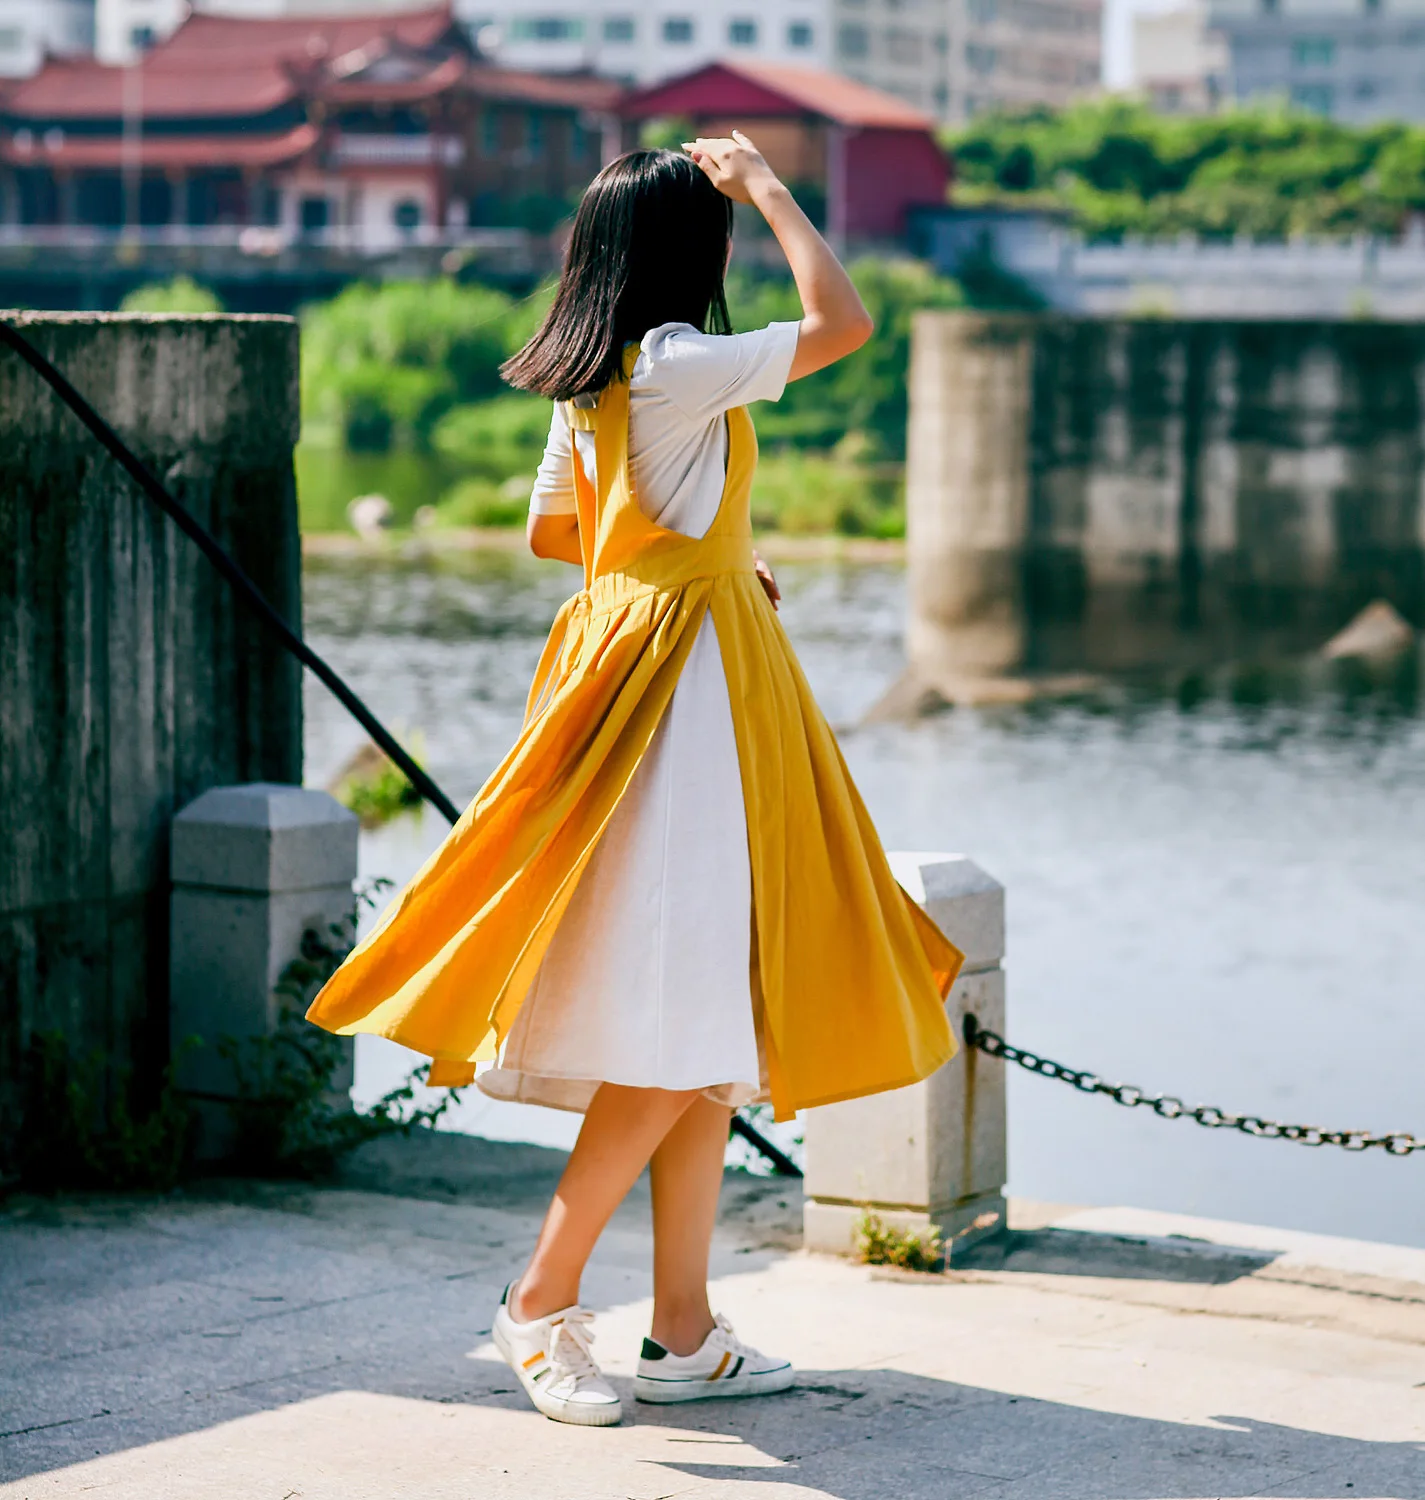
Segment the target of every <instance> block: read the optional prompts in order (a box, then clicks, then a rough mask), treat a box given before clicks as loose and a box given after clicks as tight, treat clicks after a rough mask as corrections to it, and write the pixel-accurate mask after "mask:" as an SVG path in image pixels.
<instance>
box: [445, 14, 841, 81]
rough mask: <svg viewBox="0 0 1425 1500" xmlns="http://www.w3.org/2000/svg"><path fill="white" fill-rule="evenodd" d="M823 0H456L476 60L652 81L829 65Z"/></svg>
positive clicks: (553, 70)
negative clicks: (740, 63) (726, 70)
mask: <svg viewBox="0 0 1425 1500" xmlns="http://www.w3.org/2000/svg"><path fill="white" fill-rule="evenodd" d="M828 12H829V0H696V3H694V0H660V3H659V4H658V5H657V6H650V5H648V4H646V3H645V0H592V3H591V0H456V14H457V16H458V17H459V19H460V20H461V21H462V22H463V23H464V24H465V25H466V26H468V27H469V28H470V31H471V34H472V36H473V37H474V38H475V40H476V43H477V44H478V46H479V48H480V50H481V52H482V53H484V54H485V55H486V56H488V57H490V58H491V59H492V60H493V61H495V62H498V63H499V64H500V65H502V66H505V67H512V68H532V69H537V70H539V71H542V72H569V71H573V70H576V69H589V70H592V71H593V72H596V73H601V74H603V75H604V76H606V77H610V78H617V79H619V80H621V81H623V82H626V83H631V84H647V83H655V82H657V81H658V80H660V79H663V78H669V77H672V76H673V75H674V74H679V73H686V72H688V71H689V70H690V69H692V68H696V67H698V66H699V65H700V64H702V63H705V62H710V61H712V60H713V59H715V58H721V57H726V58H729V59H739V58H753V59H763V60H769V61H780V62H795V63H803V64H823V65H824V64H825V62H826V61H827V59H828V57H829V55H830V25H829V23H828Z"/></svg>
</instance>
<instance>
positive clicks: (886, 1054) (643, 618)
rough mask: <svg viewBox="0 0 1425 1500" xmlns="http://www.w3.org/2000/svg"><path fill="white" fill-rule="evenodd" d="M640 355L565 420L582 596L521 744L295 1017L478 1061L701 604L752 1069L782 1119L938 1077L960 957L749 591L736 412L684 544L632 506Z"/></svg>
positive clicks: (689, 638)
mask: <svg viewBox="0 0 1425 1500" xmlns="http://www.w3.org/2000/svg"><path fill="white" fill-rule="evenodd" d="M637 354H638V349H637V346H631V347H630V349H629V350H628V353H627V358H626V362H625V369H624V375H625V378H624V379H623V380H621V381H616V382H614V383H613V384H612V385H611V386H610V387H609V388H608V389H607V390H606V391H604V392H603V393H602V395H601V396H600V398H599V402H598V405H597V407H595V408H593V409H591V410H590V409H583V408H577V407H574V406H572V405H571V406H570V407H568V408H567V410H568V414H569V419H570V424H571V426H578V427H583V428H585V429H589V428H592V430H593V433H594V445H595V455H596V458H595V464H594V472H595V476H596V483H590V481H589V480H588V479H587V478H586V477H585V476H584V474H583V473H582V470H581V468H580V466H579V465H578V464H577V463H576V464H575V490H576V499H577V508H578V520H579V534H580V545H581V551H582V554H583V559H584V576H585V587H584V588H583V590H581V591H580V592H579V593H578V594H576V595H575V596H574V597H573V598H572V599H571V600H569V601H568V603H567V604H566V605H565V606H564V608H563V609H562V610H561V611H560V613H559V616H558V617H557V618H556V620H555V622H554V626H553V628H552V630H551V632H550V637H549V641H548V643H547V645H546V647H545V650H544V653H543V655H542V657H541V659H540V663H539V667H538V669H537V670H536V673H535V679H534V683H533V686H532V687H531V690H530V695H529V702H528V706H527V709H526V714H525V722H524V727H523V729H522V731H521V733H520V736H519V738H518V740H517V741H516V743H515V745H514V747H513V748H512V749H511V751H510V752H509V754H508V755H507V756H506V757H505V759H504V761H503V762H502V763H501V764H500V766H499V767H498V768H497V769H496V771H495V772H494V774H493V775H492V776H491V777H490V779H489V780H488V781H487V782H486V784H485V786H484V787H483V788H482V789H481V791H480V792H479V794H478V795H477V796H476V798H475V800H474V801H473V802H472V803H471V804H470V806H469V807H468V808H467V809H466V811H465V813H464V815H463V816H462V817H461V819H460V821H459V823H457V824H456V826H455V827H454V828H453V829H452V830H451V832H450V834H449V836H448V837H447V838H446V840H445V842H444V843H443V844H442V845H441V847H440V848H439V849H437V850H436V851H435V853H434V854H433V855H432V856H431V857H430V859H429V860H428V861H427V862H426V864H425V866H424V867H423V868H422V869H421V870H420V872H419V873H418V874H417V875H416V876H415V878H414V879H413V880H412V881H411V882H410V884H409V885H408V886H407V887H406V888H405V890H404V891H403V892H402V893H401V894H400V896H399V897H398V898H397V899H396V900H395V901H393V902H392V903H391V905H390V906H389V907H388V908H387V910H386V912H385V913H384V914H383V917H382V919H381V921H380V923H379V924H378V925H377V927H376V928H375V929H374V930H373V931H372V932H371V933H370V934H369V935H368V936H367V937H366V938H365V939H363V941H362V942H361V943H360V944H358V945H357V947H356V948H355V949H354V950H353V951H352V953H351V955H350V956H349V957H348V959H347V960H346V962H345V963H344V964H343V965H342V967H341V968H340V969H339V970H338V971H337V973H336V974H335V975H334V976H333V977H332V979H331V980H330V981H329V982H328V983H327V985H326V986H325V987H324V988H323V990H322V991H321V993H320V994H319V995H318V996H317V998H316V1000H315V1001H314V1002H313V1004H312V1006H311V1009H310V1010H309V1012H308V1016H309V1019H311V1020H312V1021H315V1022H316V1023H317V1024H319V1025H321V1026H324V1027H326V1028H327V1029H329V1030H332V1031H336V1032H339V1033H342V1034H350V1033H354V1032H373V1033H376V1034H378V1035H381V1036H386V1037H390V1038H391V1039H392V1040H394V1041H397V1042H400V1043H402V1044H403V1045H405V1046H407V1047H411V1048H414V1049H415V1050H417V1051H421V1052H425V1053H427V1054H428V1055H430V1056H431V1057H432V1058H433V1059H434V1063H433V1066H432V1070H431V1082H432V1083H435V1084H460V1083H467V1082H469V1081H470V1080H471V1079H472V1078H473V1076H474V1073H475V1066H476V1064H477V1063H479V1062H483V1061H487V1060H491V1059H493V1058H494V1057H495V1056H496V1054H497V1052H498V1050H499V1048H500V1046H501V1044H502V1042H503V1041H504V1039H505V1038H506V1037H507V1036H508V1035H509V1033H510V1030H511V1028H512V1026H513V1024H514V1021H515V1018H516V1016H517V1015H518V1014H519V1011H520V1007H521V1004H522V1002H523V1000H524V998H525V996H526V994H527V993H528V991H529V990H530V987H531V985H532V983H533V982H534V979H535V977H536V975H537V974H538V972H539V968H540V965H541V963H542V961H543V959H544V955H545V953H546V952H547V950H548V948H549V945H550V942H551V939H552V938H553V935H554V932H555V930H556V928H557V927H558V925H559V922H560V919H561V917H562V916H563V914H564V912H565V910H566V909H567V908H568V905H569V902H570V899H571V897H572V895H573V892H574V890H575V888H576V886H577V884H578V881H579V879H580V876H581V875H582V873H583V872H584V870H585V868H586V866H587V865H588V863H589V860H590V858H591V857H592V854H593V852H594V849H595V847H596V845H597V844H598V841H599V838H600V835H601V834H602V832H603V831H604V829H605V828H606V827H607V825H608V823H609V821H610V819H611V818H612V816H613V813H614V810H615V808H616V807H617V806H618V804H619V802H620V800H621V798H622V797H623V796H624V795H625V793H626V792H627V790H628V788H629V785H630V783H631V781H632V779H633V777H634V773H635V772H636V771H637V769H638V767H639V765H640V763H641V761H642V760H643V757H644V756H645V754H646V753H647V752H648V750H649V747H650V745H651V744H652V742H653V739H654V736H655V733H656V731H657V729H658V726H659V724H660V722H661V721H662V719H663V716H664V714H665V713H666V712H667V710H668V707H669V704H670V703H671V701H672V697H673V691H674V689H675V687H676V686H677V682H678V677H679V674H680V672H681V670H682V667H683V664H684V663H685V661H686V660H687V659H688V655H689V652H690V650H691V648H692V646H693V643H694V641H695V640H696V639H697V635H698V630H699V627H700V625H701V624H702V622H703V619H704V614H705V612H706V611H708V610H711V611H712V620H713V623H714V625H715V627H716V637H717V642H718V645H719V647H720V650H721V655H722V665H723V671H724V675H725V677H726V680H727V687H728V695H729V700H730V707H731V710H732V718H733V725H734V730H735V735H736V741H737V755H738V763H739V769H740V774H741V781H742V789H743V796H744V801H745V807H746V814H747V837H748V856H749V866H750V873H751V881H752V901H753V913H752V931H753V956H754V959H755V967H756V974H755V981H756V982H755V983H754V985H753V996H754V1010H755V1013H756V1014H755V1019H756V1024H757V1028H758V1040H759V1044H760V1045H759V1051H760V1053H761V1057H762V1060H763V1064H764V1067H765V1072H766V1082H767V1084H768V1087H769V1090H770V1094H771V1099H772V1103H773V1106H774V1109H775V1112H776V1114H777V1117H778V1118H779V1119H785V1118H788V1117H789V1116H790V1115H791V1114H793V1113H794V1112H795V1111H796V1110H797V1109H800V1108H805V1107H808V1106H811V1105H815V1104H824V1103H829V1102H831V1101H833V1100H836V1099H845V1098H851V1097H854V1096H857V1095H861V1094H868V1093H874V1092H877V1091H879V1090H882V1089H888V1088H896V1087H899V1086H901V1085H903V1084H907V1083H911V1082H914V1081H916V1080H917V1079H919V1078H923V1077H925V1076H926V1075H927V1074H929V1073H931V1072H933V1071H934V1070H935V1069H936V1068H937V1067H939V1066H940V1065H941V1064H942V1063H943V1062H945V1061H946V1059H948V1058H949V1057H950V1056H951V1055H952V1054H953V1052H954V1041H953V1038H952V1037H951V1034H950V1028H949V1026H948V1023H947V1021H946V1017H945V1011H944V1006H943V998H944V996H945V995H946V994H947V993H948V991H949V987H950V985H951V983H953V981H954V978H955V975H956V973H957V972H958V969H959V966H960V962H961V955H960V953H959V952H958V950H957V949H956V948H955V947H954V946H953V945H952V944H951V943H950V942H949V941H948V940H947V939H946V938H945V937H944V936H943V935H942V934H941V933H940V932H939V930H938V929H937V928H936V927H935V926H934V924H933V923H932V922H931V921H930V920H929V919H928V918H927V917H926V916H925V914H924V913H923V912H922V911H921V910H920V909H919V907H917V906H916V905H915V904H914V902H912V901H911V900H910V898H909V897H908V896H906V894H905V893H904V892H903V891H902V890H901V889H900V887H899V886H898V885H897V884H896V881H895V879H894V877H893V876H892V875H891V873H890V869H889V866H888V865H887V862H886V857H885V854H884V853H883V851H882V849H881V846H880V843H879V841H878V839H877V837H876V833H875V830H874V828H873V827H872V824H871V821H870V818H869V817H868V815H867V813H866V810H865V808H864V807H863V805H862V803H861V800H860V797H859V796H858V795H857V792H856V789H855V787H854V786H853V784H852V782H851V778H850V776H849V774H848V772H847V770H846V766H845V764H844V762H843V760H842V758H841V754H840V751H839V750H838V748H837V746H836V742H835V739H834V737H833V736H832V733H831V730H830V728H829V727H828V725H827V724H826V722H825V720H824V718H823V717H822V715H821V713H820V711H819V709H818V708H817V706H816V704H815V702H814V700H813V699H812V696H811V693H810V690H809V688H808V687H807V684H806V681H805V679H804V678H803V676H802V673H801V670H800V667H799V666H798V664H797V661H796V658H795V656H794V655H793V653H792V649H791V646H790V644H789V642H788V641H787V638H786V635H785V633H784V632H783V630H782V627H781V623H780V621H779V620H778V618H777V615H776V612H775V611H774V610H773V609H772V606H771V604H770V603H769V601H768V600H767V598H766V595H765V594H764V592H763V590H762V586H761V584H760V582H759V581H758V579H757V576H756V573H755V571H754V567H753V556H752V531H751V520H750V497H751V488H752V476H753V472H754V470H755V468H756V462H757V440H756V435H755V433H754V431H753V427H752V420H751V418H750V416H749V415H748V413H747V411H746V409H745V408H741V407H739V408H735V409H733V410H731V411H729V412H728V414H727V423H728V443H727V473H726V480H725V483H724V487H723V493H722V502H721V505H720V508H719V510H718V513H717V516H716V518H715V519H714V521H713V523H712V525H711V526H710V527H709V528H708V530H707V532H706V533H705V534H704V535H703V536H702V537H700V538H692V537H688V536H685V535H682V534H681V533H678V532H673V531H668V530H666V529H664V528H663V527H660V526H659V525H657V524H656V523H655V522H653V521H650V520H649V519H648V518H647V517H646V516H645V515H644V513H643V511H642V510H641V509H640V508H639V506H638V504H637V501H636V499H635V497H634V493H633V487H632V481H631V478H630V465H629V452H628V424H629V386H628V380H627V376H628V374H629V371H630V370H631V368H632V364H633V361H634V359H635V358H636V357H637Z"/></svg>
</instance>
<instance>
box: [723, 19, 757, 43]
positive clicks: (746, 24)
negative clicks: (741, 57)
mask: <svg viewBox="0 0 1425 1500" xmlns="http://www.w3.org/2000/svg"><path fill="white" fill-rule="evenodd" d="M727 39H728V41H729V42H731V43H732V45H733V46H734V47H755V46H756V45H757V23H756V21H729V22H728V23H727Z"/></svg>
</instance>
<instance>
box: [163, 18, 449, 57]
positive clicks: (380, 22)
mask: <svg viewBox="0 0 1425 1500" xmlns="http://www.w3.org/2000/svg"><path fill="white" fill-rule="evenodd" d="M451 25H452V21H451V14H450V7H449V6H448V5H438V6H431V7H430V8H429V9H427V10H408V11H380V12H372V13H371V14H369V15H350V16H341V15H336V16H328V15H315V16H275V17H257V16H251V17H249V16H215V15H209V14H206V13H205V14H199V15H194V16H190V17H189V18H188V20H186V21H185V22H184V23H183V25H182V26H180V27H179V28H178V30H177V31H175V32H174V34H173V35H172V37H170V38H169V40H168V41H167V42H166V43H164V44H163V45H162V47H160V48H158V49H156V51H155V52H154V53H152V54H150V55H151V56H152V57H154V58H158V57H162V58H163V59H164V60H165V62H166V63H170V64H171V65H173V66H175V67H185V68H186V67H192V66H195V65H196V66H200V67H201V66H208V67H215V68H225V67H231V66H233V65H234V64H235V63H239V62H246V61H247V60H248V59H254V60H256V59H261V60H264V61H277V60H281V61H285V62H290V63H295V64H297V65H298V66H299V67H300V66H310V65H311V64H312V63H317V62H322V61H324V60H326V59H329V58H337V57H340V56H341V55H342V54H343V53H347V52H354V51H356V50H358V49H359V48H361V47H366V46H369V45H370V44H371V43H372V42H374V41H376V40H378V39H379V38H382V37H389V38H390V39H391V40H393V41H397V42H403V43H405V45H406V46H408V47H429V46H431V45H432V44H433V43H435V42H438V41H439V40H440V39H441V37H443V36H444V35H445V33H446V32H447V31H449V30H450V28H451Z"/></svg>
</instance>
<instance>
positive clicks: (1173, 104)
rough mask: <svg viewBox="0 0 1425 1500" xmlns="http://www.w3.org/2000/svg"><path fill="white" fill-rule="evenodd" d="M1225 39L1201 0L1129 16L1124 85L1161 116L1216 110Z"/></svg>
mask: <svg viewBox="0 0 1425 1500" xmlns="http://www.w3.org/2000/svg"><path fill="white" fill-rule="evenodd" d="M1228 73H1229V60H1228V53H1227V42H1226V39H1225V38H1224V37H1223V35H1222V33H1221V32H1220V31H1217V30H1215V29H1214V28H1213V27H1212V25H1211V18H1210V16H1209V14H1208V9H1207V3H1206V0H1191V3H1189V4H1187V5H1178V6H1174V7H1173V8H1172V9H1171V10H1157V11H1138V12H1136V13H1135V14H1134V16H1133V60H1132V78H1131V80H1130V87H1132V88H1133V89H1134V90H1135V91H1136V92H1138V93H1140V94H1142V95H1143V96H1144V98H1146V99H1147V101H1148V102H1149V103H1150V104H1151V105H1152V106H1153V108H1154V109H1158V110H1162V111H1163V113H1165V114H1199V113H1202V112H1204V111H1207V110H1212V109H1216V108H1217V106H1218V105H1219V104H1220V103H1221V102H1222V100H1223V99H1224V98H1225V96H1226V93H1227V81H1228Z"/></svg>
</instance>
